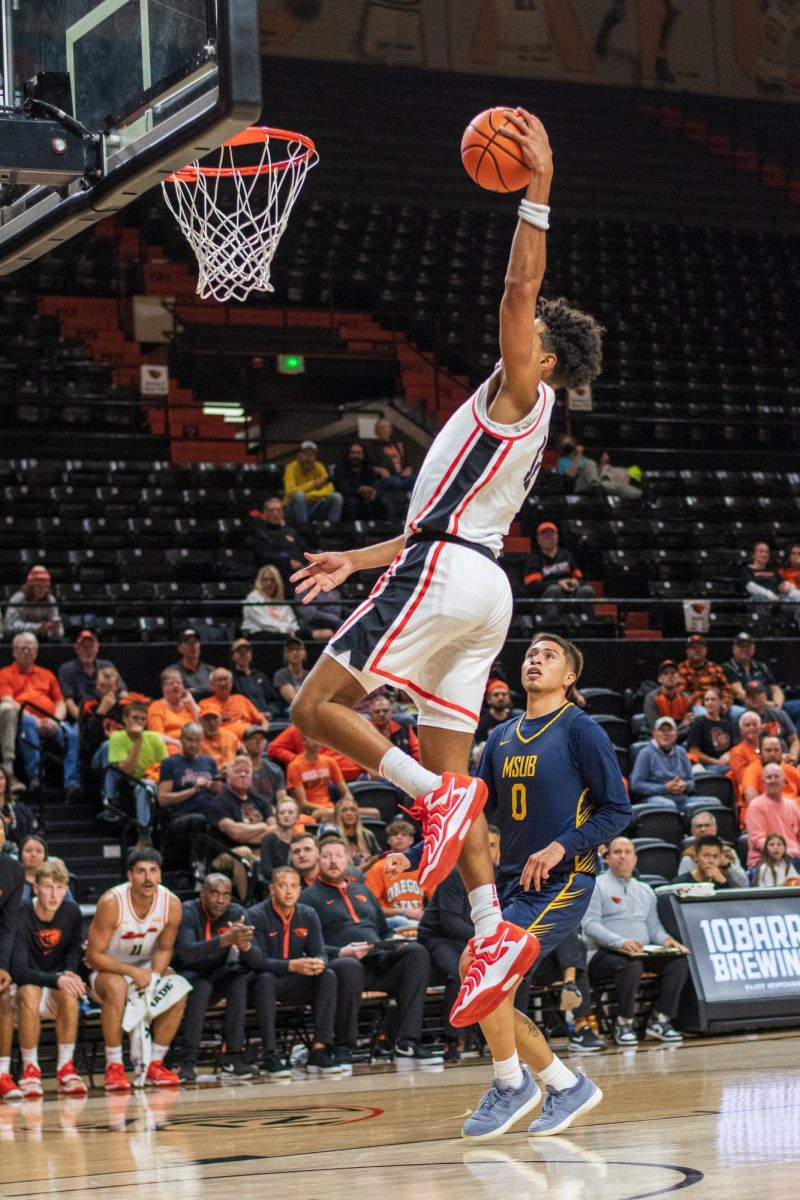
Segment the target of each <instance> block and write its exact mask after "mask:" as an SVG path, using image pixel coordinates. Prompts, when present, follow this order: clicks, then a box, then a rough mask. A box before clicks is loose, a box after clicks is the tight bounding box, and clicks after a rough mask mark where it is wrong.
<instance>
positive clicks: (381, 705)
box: [369, 696, 419, 762]
mask: <svg viewBox="0 0 800 1200" xmlns="http://www.w3.org/2000/svg"><path fill="white" fill-rule="evenodd" d="M369 719H370V724H372V725H374V726H375V728H376V729H377V731H378V733H382V734H383V736H384V737H385V738H386V740H387V741H389V742H391V743H392V745H393V746H399V747H400V749H401V750H403V751H404V752H405V753H406V754H410V755H411V757H412V758H413V759H416V761H417V762H419V738H418V737H417V735H416V732H415V731H414V730H413V729H412V728H411V726H410V725H401V724H400V722H399V721H395V719H394V710H393V709H392V702H391V700H389V698H388V696H376V697H375V699H374V700H373V701H372V703H371V704H370V706H369Z"/></svg>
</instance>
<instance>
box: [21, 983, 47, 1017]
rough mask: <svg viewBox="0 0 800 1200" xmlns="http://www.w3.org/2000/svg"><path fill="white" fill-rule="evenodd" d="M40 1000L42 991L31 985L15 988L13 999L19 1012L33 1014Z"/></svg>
mask: <svg viewBox="0 0 800 1200" xmlns="http://www.w3.org/2000/svg"><path fill="white" fill-rule="evenodd" d="M41 999H42V989H41V988H38V987H34V985H33V984H28V983H26V984H24V985H23V986H22V987H18V988H17V994H16V997H15V1000H16V1005H17V1008H18V1009H19V1010H20V1011H21V1012H25V1013H35V1012H36V1010H37V1009H38V1007H39V1004H40V1002H41Z"/></svg>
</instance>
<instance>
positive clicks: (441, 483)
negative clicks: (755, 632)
mask: <svg viewBox="0 0 800 1200" xmlns="http://www.w3.org/2000/svg"><path fill="white" fill-rule="evenodd" d="M509 121H510V122H511V125H512V126H513V128H511V127H510V128H509V131H508V135H509V136H510V137H513V138H514V140H516V141H517V142H518V143H519V146H520V148H521V151H522V154H523V155H524V158H525V162H526V163H527V165H528V166H529V167H530V169H531V182H530V184H529V186H528V189H527V192H526V198H525V200H524V201H523V202H522V203H521V205H520V209H519V215H520V220H519V222H518V224H517V229H516V232H515V235H514V240H513V243H512V246H511V253H510V256H509V262H508V268H507V272H506V279H505V290H504V292H503V299H502V302H501V305H500V350H501V355H502V358H501V361H500V362H499V363H498V364H497V367H496V369H495V371H494V372H493V374H492V375H491V377H490V378H489V379H487V380H486V381H485V382H484V383H483V384H482V385H481V386H480V387H479V388H478V390H477V391H476V392H475V394H474V395H473V396H472V397H471V398H470V399H469V400H468V401H467V402H466V403H465V404H463V405H462V406H461V408H459V409H458V411H457V412H456V413H454V414H453V416H452V417H451V418H450V420H449V421H448V422H447V424H446V425H445V426H444V428H443V429H442V430H441V432H440V433H439V435H438V436H437V438H436V439H435V441H434V443H433V445H432V446H431V448H430V450H429V452H428V454H427V457H426V459H425V462H424V463H423V464H422V467H421V469H420V472H419V475H418V479H417V483H416V485H415V488H414V491H413V494H412V497H411V502H410V505H409V510H408V517H407V520H406V526H405V531H404V532H403V534H402V535H401V536H399V537H397V538H395V539H393V540H392V541H389V542H384V543H381V544H380V545H378V546H369V547H365V548H362V549H358V550H351V551H347V552H337V553H327V554H309V555H307V556H306V557H307V558H308V559H309V565H308V566H306V567H304V568H302V569H301V570H300V571H298V572H296V573H295V575H294V576H293V577H292V578H293V579H294V580H295V581H297V582H298V586H297V591H298V592H299V593H304V600H305V601H306V602H308V601H311V600H313V599H314V597H315V596H317V595H318V594H319V592H321V591H322V592H326V591H330V590H331V588H334V587H337V586H339V585H340V584H342V583H343V582H344V580H345V579H347V577H348V576H349V575H350V574H352V572H353V571H357V570H363V569H369V568H372V567H380V566H387V565H388V564H391V565H390V566H389V569H388V571H386V572H385V573H384V575H383V576H382V578H381V579H380V581H379V582H378V584H377V585H376V586H375V588H374V589H373V591H372V593H371V594H370V596H369V598H368V599H367V600H366V601H365V602H364V603H363V604H362V605H361V606H360V607H359V608H357V609H356V610H355V612H353V613H352V614H351V616H350V617H349V618H348V619H347V620H346V621H345V622H344V624H343V625H342V626H341V628H340V629H339V631H338V632H337V634H336V635H335V636H334V637H333V638H332V639H331V641H330V642H329V644H328V645H327V646H326V648H325V653H324V654H323V655H322V656H321V657H320V659H319V661H318V662H317V664H316V665H315V667H314V669H313V670H312V672H311V674H310V675H309V677H308V678H307V679H306V681H305V683H304V684H303V686H302V688H301V690H300V692H299V694H298V696H297V697H296V698H295V700H294V703H293V705H292V720H293V721H294V722H295V723H296V724H297V725H298V726H299V727H300V728H301V729H302V730H303V732H304V733H305V734H306V735H307V736H308V737H311V738H314V739H316V740H318V741H320V742H322V743H323V744H324V745H326V746H332V747H334V748H335V749H337V750H339V751H340V752H341V753H343V754H347V755H348V756H349V757H351V758H354V759H355V760H356V761H357V762H359V763H361V765H362V766H364V767H365V768H366V769H368V770H370V771H373V772H376V773H380V774H381V775H382V776H384V777H385V778H386V779H389V780H391V782H392V783H394V784H396V785H397V786H398V787H400V788H402V789H403V790H404V791H406V792H408V793H409V794H410V795H411V796H414V797H417V798H418V806H417V808H416V809H415V810H412V811H413V813H414V815H419V816H420V817H421V818H422V823H423V833H424V839H425V849H424V853H423V857H422V861H421V864H420V871H419V880H420V883H421V884H422V885H423V886H424V887H426V888H427V887H430V886H433V885H435V884H436V883H437V882H439V881H440V880H442V879H443V878H445V876H446V875H447V874H448V873H449V872H450V870H452V868H453V866H454V865H455V863H456V861H457V860H458V863H459V868H460V870H461V873H462V875H463V878H464V882H465V885H466V887H467V891H468V893H469V898H470V903H471V908H472V916H473V920H474V922H475V930H476V941H475V951H474V953H475V957H474V967H473V968H471V969H470V971H469V973H468V975H467V978H466V980H465V983H464V986H463V987H462V990H461V992H460V993H459V997H458V999H457V1000H456V1004H455V1006H454V1009H453V1014H452V1016H451V1020H452V1022H453V1023H454V1024H458V1025H468V1024H471V1023H472V1022H473V1021H475V1020H477V1019H479V1018H480V1017H481V1016H483V1015H484V1014H486V1013H488V1012H491V1011H492V1010H493V1009H494V1008H495V1007H496V1006H497V1005H498V1004H499V1003H500V1001H501V1000H502V999H503V997H504V996H505V995H506V992H507V990H508V989H509V988H511V987H513V985H514V983H515V982H516V981H517V980H518V979H519V978H520V977H521V976H522V975H523V974H524V973H525V971H527V970H528V969H529V967H530V966H531V964H532V963H533V960H534V959H535V957H536V953H537V950H538V946H537V943H536V940H535V938H534V937H533V936H531V935H529V934H527V933H525V932H523V931H522V930H520V929H517V928H515V927H514V926H512V925H511V924H509V923H508V922H507V921H503V920H502V919H501V914H500V909H499V906H498V902H497V895H496V892H495V888H494V882H493V880H494V876H493V869H492V862H491V857H490V854H489V847H488V839H487V832H486V822H485V820H484V818H483V816H482V815H481V810H482V808H483V805H484V802H485V796H486V789H485V787H484V785H483V784H482V782H481V781H480V780H474V779H472V778H470V777H469V776H468V775H467V773H466V772H467V764H468V757H469V751H470V746H471V743H472V737H473V733H474V730H475V728H476V726H477V723H478V711H479V708H480V703H481V698H482V695H483V690H484V688H485V684H486V678H487V675H488V672H489V668H490V666H491V663H492V661H493V659H494V658H495V656H496V655H497V654H498V652H499V650H500V648H501V647H502V645H503V642H504V640H505V636H506V632H507V629H508V623H509V620H510V617H511V605H512V598H511V589H510V587H509V584H508V580H507V578H506V576H505V573H504V572H503V571H502V570H501V569H500V567H499V566H498V565H497V562H496V556H497V554H498V553H499V552H500V550H501V549H502V544H503V536H504V534H506V533H507V532H508V529H509V526H510V524H511V521H512V520H513V518H514V516H515V515H516V513H517V512H518V511H519V509H520V508H521V506H522V504H523V502H524V500H525V497H526V495H527V493H528V492H529V491H530V489H531V487H532V486H533V483H534V480H535V479H536V476H537V473H538V471H539V467H540V464H541V460H542V454H543V452H544V447H545V443H546V439H547V429H548V425H549V421H550V414H551V411H552V406H553V401H554V393H553V387H554V386H559V385H568V386H576V385H578V384H581V383H586V382H587V381H588V380H590V379H592V378H594V376H595V375H597V373H598V372H599V370H600V360H601V353H600V334H601V332H602V331H601V329H600V327H599V326H598V325H597V323H596V322H595V321H594V320H592V318H591V317H588V316H586V315H585V314H583V313H580V312H577V311H575V310H573V309H570V308H569V307H568V306H567V305H566V303H565V302H564V301H563V300H555V301H547V302H543V303H541V304H540V306H539V317H538V319H537V317H536V305H537V297H538V293H539V288H540V286H541V283H542V278H543V276H544V269H545V230H546V229H547V228H548V219H547V217H548V213H549V208H548V206H547V199H548V196H549V192H550V183H551V179H552V173H553V162H552V154H551V151H550V145H549V142H548V139H547V133H546V131H545V129H544V126H543V125H542V123H541V122H540V121H539V120H538V119H537V118H536V117H534V116H532V115H531V114H530V113H528V112H526V111H525V110H524V109H521V108H518V109H516V110H514V111H510V110H509ZM386 683H391V684H395V685H399V686H401V687H403V688H404V689H406V690H407V691H408V692H410V693H411V694H412V695H413V697H414V699H415V701H416V703H417V706H418V708H419V739H420V751H421V758H422V763H421V764H420V763H416V762H415V761H414V760H413V759H412V758H411V757H410V756H408V755H406V754H404V753H403V751H402V750H401V749H399V748H398V747H395V746H392V745H391V743H390V742H388V741H387V740H386V739H385V738H384V737H383V736H382V735H381V734H380V733H379V732H378V731H377V729H375V727H374V726H373V725H371V724H370V723H369V722H366V721H364V720H363V718H362V717H360V716H359V715H358V714H357V713H355V712H353V707H354V706H355V705H356V704H357V703H358V702H359V701H360V700H361V699H362V698H363V696H364V695H365V693H368V692H371V691H373V690H374V689H375V688H376V687H378V686H380V685H383V684H386ZM497 1052H498V1053H499V1056H500V1058H501V1059H505V1058H508V1057H509V1056H512V1055H515V1050H514V1036H513V1028H512V1023H511V1020H510V1016H509V1018H508V1020H507V1022H506V1028H505V1031H504V1035H503V1036H502V1038H500V1040H499V1042H498V1049H497Z"/></svg>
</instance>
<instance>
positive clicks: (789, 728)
mask: <svg viewBox="0 0 800 1200" xmlns="http://www.w3.org/2000/svg"><path fill="white" fill-rule="evenodd" d="M744 702H745V704H746V705H747V709H748V712H754V713H756V714H757V716H758V718H759V720H760V721H761V732H762V733H774V734H775V736H776V737H779V738H780V739H781V743H782V746H783V749H784V751H785V752H786V753H787V756H788V759H789V761H790V762H791V763H792V764H796V763H797V760H798V758H800V739H799V738H798V736H797V730H796V729H795V727H794V722H793V721H792V719H791V717H790V716H789V715H788V713H785V712H784V711H783V709H782V708H774V707H772V706H771V705H768V704H767V689H766V687H765V686H764V684H763V683H759V681H758V680H757V679H754V680H753V681H752V682H751V683H748V685H747V687H746V688H745V689H744Z"/></svg>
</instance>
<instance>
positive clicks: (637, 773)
mask: <svg viewBox="0 0 800 1200" xmlns="http://www.w3.org/2000/svg"><path fill="white" fill-rule="evenodd" d="M677 737H678V727H677V725H676V724H675V722H674V721H673V719H672V717H659V718H658V720H657V721H656V723H655V727H654V729H653V737H652V739H651V740H650V741H649V742H648V743H647V745H646V746H643V747H642V749H641V750H640V751H639V753H638V754H637V756H636V762H635V763H634V764H633V770H632V771H631V776H630V781H629V786H630V792H631V796H632V797H633V798H634V799H635V801H637V802H641V801H643V800H653V799H655V798H658V800H659V801H664V803H665V804H666V805H668V806H669V807H672V806H674V807H675V808H678V809H682V808H683V805H684V804H685V802H686V800H687V799H688V797H689V796H690V795H691V793H692V792H693V791H694V788H695V781H694V775H693V773H692V764H691V763H690V762H689V756H688V754H687V753H686V751H685V750H684V748H683V746H678V745H677V744H676V739H677Z"/></svg>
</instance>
